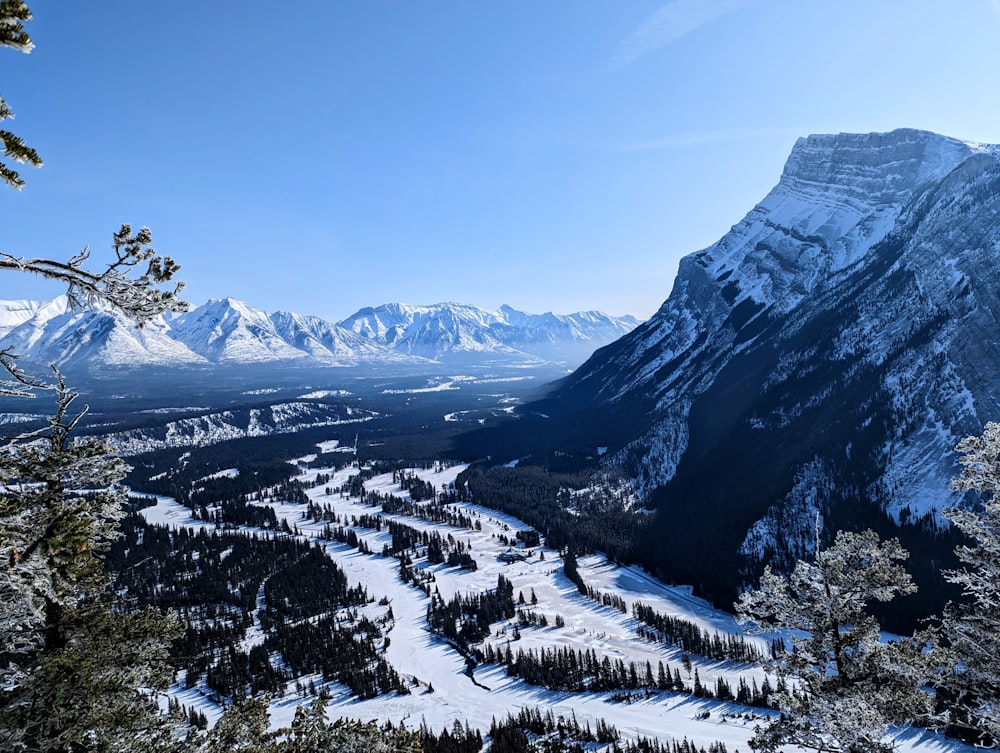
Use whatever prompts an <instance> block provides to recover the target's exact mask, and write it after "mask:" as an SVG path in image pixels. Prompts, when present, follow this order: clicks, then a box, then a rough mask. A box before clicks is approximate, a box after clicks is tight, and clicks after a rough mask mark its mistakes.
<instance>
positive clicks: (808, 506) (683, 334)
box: [533, 130, 1000, 593]
mask: <svg viewBox="0 0 1000 753" xmlns="http://www.w3.org/2000/svg"><path fill="white" fill-rule="evenodd" d="M998 262H1000V150H998V148H997V147H993V146H985V145H979V144H972V143H966V142H962V141H958V140H955V139H951V138H947V137H944V136H939V135H936V134H933V133H927V132H922V131H915V130H898V131H893V132H892V133H885V134H880V133H875V134H840V135H833V136H810V137H808V138H804V139H800V140H799V141H798V143H797V144H796V145H795V147H794V149H793V151H792V154H791V156H790V157H789V159H788V162H787V164H786V166H785V169H784V173H783V174H782V176H781V179H780V181H779V183H778V185H777V186H775V188H774V189H773V190H772V191H771V192H770V193H769V194H768V195H767V196H766V197H765V198H764V199H763V200H762V201H761V202H760V204H758V205H757V206H756V207H754V208H753V209H752V210H751V211H750V212H749V214H747V216H746V217H744V218H743V220H742V221H740V222H739V223H738V224H737V225H735V226H734V227H733V228H732V230H731V231H730V232H729V233H727V234H726V235H725V236H724V237H723V238H722V239H720V240H719V241H718V242H717V243H715V244H714V245H712V246H710V247H709V248H707V249H705V250H703V251H700V252H698V253H695V254H692V255H690V256H688V257H686V258H685V259H684V260H683V261H682V262H681V265H680V270H679V273H678V276H677V279H676V282H675V284H674V288H673V291H672V292H671V294H670V296H669V298H668V299H667V300H666V302H665V303H664V304H663V306H662V307H661V308H660V310H659V311H658V312H657V313H656V315H655V316H654V317H653V318H652V319H650V320H649V321H648V322H646V323H645V324H643V325H641V326H639V327H638V328H637V329H635V330H634V331H633V332H631V333H630V334H628V335H626V336H625V337H623V338H622V339H620V340H619V341H617V342H616V343H614V344H613V345H611V346H608V347H607V348H604V349H602V350H600V351H598V352H597V353H595V354H594V356H593V357H592V358H591V359H590V360H589V361H588V362H587V363H586V364H584V365H583V366H582V367H581V368H580V369H579V370H578V371H576V372H575V373H574V374H573V375H572V376H570V377H569V378H567V379H566V380H565V381H564V382H563V383H562V384H561V386H560V387H559V388H558V390H557V391H556V392H555V393H554V394H553V396H552V399H551V400H548V401H546V402H545V403H544V406H543V407H541V406H536V407H534V408H533V410H539V411H542V412H544V413H545V414H546V415H551V416H553V418H554V419H557V418H558V419H561V420H563V421H565V422H572V421H578V420H579V419H578V418H576V417H577V416H579V415H580V411H583V410H586V411H588V412H589V415H590V416H591V417H592V418H593V417H594V416H596V417H597V420H593V421H591V423H590V425H591V426H592V427H594V428H593V429H592V430H589V431H590V433H591V434H593V436H590V435H588V436H587V437H586V440H587V441H589V442H590V443H591V444H594V445H608V444H610V445H612V452H611V455H612V456H613V458H614V461H613V462H617V463H618V464H619V465H620V466H622V467H624V468H625V469H627V470H628V471H629V472H630V474H631V475H632V477H633V478H634V479H635V480H636V483H637V485H638V486H639V487H640V488H641V489H642V490H643V491H644V492H645V493H646V495H648V497H649V499H650V500H651V502H652V503H654V504H656V505H657V506H658V507H659V508H660V509H662V510H665V511H666V510H669V511H670V516H669V517H670V520H669V523H668V522H666V517H667V516H666V515H664V516H662V518H663V522H662V525H661V528H662V534H663V537H664V549H665V551H666V550H668V549H670V547H671V546H676V549H675V553H674V556H675V557H676V560H677V561H676V562H675V563H674V565H675V566H676V567H678V568H679V569H678V570H675V571H673V572H675V573H676V577H678V578H681V579H687V578H690V579H691V581H692V582H699V578H700V577H701V576H699V575H698V574H697V573H695V572H694V568H695V567H696V565H695V564H694V563H693V562H692V563H691V564H688V565H684V564H683V559H684V558H685V557H686V556H687V555H689V554H691V555H692V556H693V553H696V552H703V551H705V550H706V549H709V550H712V551H717V552H719V554H718V558H719V560H720V562H719V563H718V566H719V570H720V572H722V571H724V570H725V569H726V568H728V572H729V573H730V575H729V576H727V577H728V579H729V582H728V583H727V584H726V588H725V589H722V590H721V591H718V593H725V592H726V591H728V590H729V589H730V588H734V587H735V581H736V580H738V579H739V578H740V577H742V576H741V575H740V574H739V566H740V562H741V559H740V558H741V557H743V558H746V559H745V560H744V562H745V563H746V566H747V567H750V568H755V567H757V566H759V563H760V562H761V561H766V560H776V561H777V562H778V563H779V564H780V563H786V564H787V563H790V562H791V561H793V560H794V558H796V557H799V556H801V555H803V554H805V553H807V552H808V551H809V550H810V548H811V546H812V544H813V541H814V534H813V525H814V521H815V514H816V513H817V512H819V513H820V514H821V515H822V517H823V519H824V521H825V523H826V525H827V527H828V529H830V530H833V529H835V528H837V527H856V526H857V525H859V524H861V523H862V522H866V524H878V521H879V520H883V521H884V520H885V517H884V516H885V515H887V516H888V517H889V518H891V519H894V520H895V521H897V522H903V523H905V522H906V521H907V520H913V519H914V518H915V517H916V516H919V515H921V514H924V513H931V512H932V511H934V510H940V509H941V507H943V506H945V505H947V504H950V503H954V502H955V501H956V500H955V499H954V498H953V497H952V495H951V494H950V492H949V479H950V478H951V477H952V476H953V475H955V473H956V465H955V456H954V453H953V451H952V448H953V447H954V445H955V443H956V442H957V440H958V439H960V438H961V437H963V436H966V435H969V434H972V433H978V432H979V431H981V428H982V425H983V423H984V422H985V421H988V420H994V421H995V420H998V419H1000V368H998V366H997V364H1000V358H998V356H1000V325H998V316H997V313H996V312H997V311H998V306H997V290H1000V264H998ZM612 432H614V437H612V440H613V441H609V440H608V437H607V436H602V435H607V434H610V433H612ZM584 433H586V431H585V432H584ZM615 445H617V447H615ZM615 450H617V452H615ZM708 520H711V525H706V522H707V521H708ZM678 562H679V563H681V564H678Z"/></svg>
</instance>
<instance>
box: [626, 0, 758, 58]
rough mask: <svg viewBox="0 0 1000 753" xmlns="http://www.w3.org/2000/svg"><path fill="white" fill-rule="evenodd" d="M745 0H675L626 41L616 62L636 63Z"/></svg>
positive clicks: (643, 24)
mask: <svg viewBox="0 0 1000 753" xmlns="http://www.w3.org/2000/svg"><path fill="white" fill-rule="evenodd" d="M742 3H743V0H671V2H669V3H667V4H666V5H665V6H663V7H662V8H660V9H659V10H658V11H656V13H654V14H653V15H651V16H650V17H649V18H647V19H646V20H645V21H644V22H643V23H642V25H641V26H639V28H638V29H636V30H635V31H634V32H632V34H631V35H630V36H629V38H628V39H626V40H625V42H624V43H623V44H622V46H621V48H620V49H619V51H618V54H617V55H616V56H615V59H614V65H615V66H616V67H621V66H625V65H629V64H630V63H634V62H635V61H636V60H638V59H639V58H641V57H643V56H644V55H648V54H649V53H651V52H653V51H654V50H658V49H660V48H661V47H665V46H666V45H668V44H670V43H671V42H674V41H676V40H678V39H680V38H681V37H683V36H684V35H686V34H690V33H691V32H692V31H694V30H695V29H699V28H701V27H702V26H704V25H705V24H708V23H711V22H712V21H714V20H715V19H717V18H719V17H720V16H723V15H725V14H726V13H728V12H729V11H731V10H733V9H734V8H736V7H738V6H740V5H742Z"/></svg>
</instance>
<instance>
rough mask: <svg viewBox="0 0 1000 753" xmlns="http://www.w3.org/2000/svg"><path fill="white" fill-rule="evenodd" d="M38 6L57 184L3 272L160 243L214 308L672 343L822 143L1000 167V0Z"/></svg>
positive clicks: (35, 208) (23, 215) (26, 91)
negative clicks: (945, 150)
mask: <svg viewBox="0 0 1000 753" xmlns="http://www.w3.org/2000/svg"><path fill="white" fill-rule="evenodd" d="M29 5H30V6H31V8H32V10H33V12H34V15H35V20H34V21H32V22H31V23H30V24H29V30H30V33H31V35H32V37H33V39H34V41H35V44H36V49H35V50H34V51H33V52H32V53H31V54H30V55H22V54H19V53H16V52H13V51H10V50H0V92H2V93H3V96H4V97H5V99H7V101H8V102H9V103H10V105H11V107H12V109H13V110H14V112H15V114H16V116H17V117H16V119H15V120H14V121H12V122H10V123H9V124H5V125H9V126H10V127H11V128H12V129H13V130H15V131H16V132H17V133H18V134H20V135H21V136H22V137H24V138H25V140H26V141H28V143H29V144H31V145H32V146H34V147H35V148H36V149H37V150H38V151H39V152H40V154H41V156H42V157H43V159H44V160H45V166H44V167H43V168H41V169H39V170H34V169H25V170H24V171H23V173H24V175H23V177H25V178H26V179H27V181H28V183H27V186H26V187H25V188H24V190H23V191H20V192H14V191H6V192H4V193H3V195H2V197H0V202H2V204H0V206H2V209H0V211H2V213H3V214H2V216H3V235H2V237H0V250H3V251H5V252H8V253H12V254H16V255H22V256H35V255H44V256H48V257H58V258H62V257H69V256H70V255H72V254H73V253H74V252H75V251H77V250H79V249H80V248H81V247H82V246H84V245H85V244H90V246H91V249H92V251H93V253H94V258H95V260H96V261H99V260H101V259H104V258H105V257H104V254H105V250H106V249H107V247H108V243H109V241H110V238H111V232H112V230H114V229H115V228H117V227H118V226H119V225H120V224H121V223H122V222H130V223H132V224H133V225H135V226H138V225H148V226H149V227H151V228H152V230H153V237H154V245H155V246H156V248H157V249H158V250H159V251H160V252H162V253H167V254H170V255H172V256H173V257H174V258H175V259H176V260H178V261H179V262H180V263H181V265H182V267H183V269H182V273H181V277H182V278H183V279H185V280H186V281H187V283H188V288H187V291H186V293H187V298H188V299H189V300H190V301H191V302H192V303H193V304H200V303H203V302H204V301H205V300H207V299H208V298H218V297H223V296H227V295H231V296H233V297H236V298H239V299H242V300H244V301H246V302H247V303H249V304H251V305H253V306H258V307H260V308H264V309H268V310H278V309H284V310H292V311H297V312H300V313H307V314H316V315H319V316H323V317H325V318H328V319H332V320H336V319H340V318H343V317H346V316H348V315H349V314H351V313H353V312H354V311H355V310H357V309H358V308H361V307H363V306H366V305H376V304H379V303H384V302H388V301H406V302H410V303H432V302H437V301H445V300H453V301H460V302H465V303H472V304H475V305H479V306H483V307H487V308H493V307H497V306H499V305H500V304H501V303H509V304H511V305H513V306H515V307H519V308H522V309H525V310H528V311H533V312H541V311H548V310H552V311H556V312H569V311H576V310H580V309H601V310H604V311H607V312H609V313H613V314H624V313H632V314H635V315H638V316H641V317H646V316H649V315H651V314H652V313H653V312H654V311H655V310H656V308H657V307H658V306H659V305H660V304H661V303H662V302H663V300H664V299H665V298H666V297H667V294H668V293H669V291H670V287H671V285H672V282H673V277H674V274H675V272H676V269H677V262H678V260H679V258H680V257H681V256H683V255H685V254H688V253H691V252H693V251H697V250H699V249H700V248H703V247H705V246H707V245H709V244H711V243H712V242H714V241H715V240H717V239H718V238H719V237H720V236H721V235H723V234H724V233H725V232H726V231H727V230H728V229H729V228H730V227H731V226H732V225H733V224H735V223H736V222H738V221H739V220H740V219H741V217H742V216H743V215H744V214H745V213H746V212H747V211H749V209H750V208H751V207H752V206H753V204H754V203H755V202H757V201H758V200H760V199H761V198H762V197H763V196H764V195H765V194H766V193H767V191H768V190H769V189H770V188H771V186H772V185H773V184H774V183H775V182H776V181H777V179H778V177H779V175H780V173H781V168H782V166H783V164H784V160H785V158H786V157H787V155H788V152H789V150H790V149H791V147H792V145H793V144H794V142H795V139H796V138H797V137H798V136H802V135H806V134H809V133H832V132H839V131H857V132H868V131H884V130H891V129H893V128H897V127H913V128H924V129H928V130H933V131H938V132H940V133H945V134H948V135H950V136H955V137H958V138H964V139H969V140H975V141H985V142H990V143H997V142H1000V87H998V86H997V83H996V82H997V76H998V74H1000V45H998V44H997V42H996V40H997V39H1000V2H997V1H996V0H963V1H962V2H960V3H959V2H952V1H951V0H936V1H933V2H931V1H923V0H879V2H871V0H865V1H864V2H862V1H860V0H836V1H834V0H828V1H827V2H802V1H801V0H673V1H672V2H647V1H646V0H630V2H627V3H624V2H611V1H610V0H605V1H602V2H591V1H590V0H564V1H562V2H556V1H555V0H531V1H530V2H529V1H528V0H505V1H504V2H499V1H497V2H493V1H487V0H482V1H477V2H465V1H461V2H459V1H455V2H444V1H434V0H412V1H409V2H404V1H403V0H392V1H390V0H364V1H362V0H337V1H336V2H335V1H333V0H331V1H329V2H326V1H320V0H314V1H311V2H306V1H305V0H286V1H285V2H281V3H275V2H273V0H267V1H266V2H265V1H264V0H240V2H236V1H235V0H232V1H230V2H223V0H214V1H213V0H210V1H209V2H203V3H198V4H197V5H196V6H194V7H196V9H197V12H186V13H185V12H183V9H184V8H185V7H186V6H184V5H183V4H177V3H147V2H135V0H95V2H88V3H80V2H65V0H34V1H33V2H29ZM57 292H58V291H57V290H54V289H52V288H50V287H48V286H46V285H43V284H41V283H37V282H35V281H32V280H28V279H25V278H20V279H18V278H17V276H14V275H9V276H7V277H6V278H4V279H3V281H2V285H0V298H26V297H30V298H37V297H47V296H50V295H55V294H56V293H57Z"/></svg>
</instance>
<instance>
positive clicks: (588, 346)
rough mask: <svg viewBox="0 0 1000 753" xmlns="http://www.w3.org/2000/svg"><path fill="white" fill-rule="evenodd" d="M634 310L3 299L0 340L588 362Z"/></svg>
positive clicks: (50, 348)
mask: <svg viewBox="0 0 1000 753" xmlns="http://www.w3.org/2000/svg"><path fill="white" fill-rule="evenodd" d="M635 324H636V322H635V320H634V319H633V318H632V317H623V318H617V319H616V318H613V317H608V316H606V315H604V314H600V313H598V312H585V313H580V314H570V315H567V316H556V315H553V314H542V315H533V314H525V313H522V312H518V311H514V309H511V308H509V307H504V308H503V309H502V310H501V312H491V311H484V310H483V309H478V308H475V307H474V306H467V305H462V304H439V305H437V306H407V305H405V304H389V305H386V306H380V307H378V308H377V309H363V310H362V311H360V312H358V313H357V314H355V315H354V316H353V317H351V318H349V319H347V320H345V322H343V323H341V324H333V323H331V322H327V321H324V320H323V319H320V318H319V317H315V316H305V315H302V314H295V313H289V312H276V313H268V312H266V311H262V310H260V309H256V308H253V307H251V306H248V305H247V304H245V303H243V302H241V301H237V300H235V299H233V298H225V299H222V300H211V301H209V302H208V303H206V304H204V305H203V306H199V307H197V308H195V309H193V310H192V311H190V312H188V313H185V314H182V315H180V316H171V317H161V318H159V319H156V320H155V321H153V322H151V323H150V324H147V325H146V327H144V328H143V329H142V330H138V329H136V328H135V327H134V326H132V324H131V323H130V322H129V321H128V320H126V319H125V318H124V317H123V316H121V315H120V314H118V313H117V312H114V311H109V310H104V309H101V308H93V309H87V310H82V311H71V310H69V308H68V306H67V303H66V300H65V298H58V299H56V300H54V301H50V302H47V303H39V302H33V301H0V340H2V343H3V346H4V347H8V346H9V347H12V348H13V350H14V352H16V353H18V354H20V355H22V356H24V357H25V359H26V360H28V361H33V362H36V363H38V364H42V365H47V364H50V363H51V364H55V365H57V366H60V367H62V368H66V367H88V368H95V367H97V368H99V367H103V366H198V365H200V366H210V365H223V366H231V365H250V364H289V365H298V366H409V367H419V366H421V365H424V366H431V365H433V364H432V361H435V362H436V361H454V360H456V358H458V357H464V359H463V362H464V363H496V362H502V363H511V362H513V363H527V364H530V363H538V362H553V361H570V362H572V363H579V362H582V361H583V360H584V359H585V358H586V356H587V355H589V354H590V353H591V352H593V350H594V349H595V348H597V347H600V346H601V345H603V344H605V343H607V342H610V341H611V340H613V339H615V338H616V337H618V336H620V335H621V334H623V333H625V332H627V331H629V330H630V329H631V328H632V327H634V326H635Z"/></svg>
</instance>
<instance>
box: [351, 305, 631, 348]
mask: <svg viewBox="0 0 1000 753" xmlns="http://www.w3.org/2000/svg"><path fill="white" fill-rule="evenodd" d="M637 323H638V322H637V321H636V320H635V319H634V318H633V317H631V316H626V317H611V316H608V315H607V314H602V313H601V312H598V311H585V312H579V313H576V314H566V315H557V314H552V313H546V314H528V313H525V312H523V311H518V310H517V309H514V308H511V307H510V306H506V305H504V306H501V307H500V310H499V311H487V310H484V309H480V308H476V307H475V306H468V305H465V304H460V303H437V304H433V305H430V306H411V305H408V304H402V303H389V304H384V305H382V306H376V307H374V308H365V309H361V310H360V311H358V312H357V313H355V314H353V315H352V316H350V317H348V318H347V319H345V320H343V321H342V322H340V325H341V326H342V327H346V328H348V329H350V330H352V331H354V332H356V333H358V334H360V335H364V336H365V337H368V338H369V339H371V340H372V341H374V342H378V343H382V344H384V345H387V346H389V347H392V348H394V349H396V350H398V351H400V352H404V353H412V354H416V355H421V356H424V357H426V358H433V359H436V360H444V361H448V360H457V359H467V358H468V357H469V356H470V355H472V354H493V355H498V356H506V357H512V358H522V359H523V358H528V359H530V358H532V357H534V358H544V359H569V360H576V361H582V360H583V358H585V357H586V356H587V355H589V354H590V353H592V352H593V350H594V349H595V348H597V347H600V346H601V345H604V344H605V343H608V342H611V341H612V340H614V339H615V338H617V337H620V336H621V335H623V334H625V333H626V332H629V331H630V330H632V329H633V328H634V327H635V326H636V324H637Z"/></svg>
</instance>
